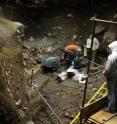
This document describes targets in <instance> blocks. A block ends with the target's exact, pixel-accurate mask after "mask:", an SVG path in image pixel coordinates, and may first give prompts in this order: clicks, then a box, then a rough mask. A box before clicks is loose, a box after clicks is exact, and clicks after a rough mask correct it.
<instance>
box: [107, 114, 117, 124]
mask: <svg viewBox="0 0 117 124" xmlns="http://www.w3.org/2000/svg"><path fill="white" fill-rule="evenodd" d="M105 124H117V115H116V116H115V117H114V118H112V119H111V120H109V121H107V122H106V123H105Z"/></svg>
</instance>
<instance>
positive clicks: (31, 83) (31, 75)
mask: <svg viewBox="0 0 117 124" xmlns="http://www.w3.org/2000/svg"><path fill="white" fill-rule="evenodd" d="M33 73H34V70H33V69H32V72H31V85H32V83H33Z"/></svg>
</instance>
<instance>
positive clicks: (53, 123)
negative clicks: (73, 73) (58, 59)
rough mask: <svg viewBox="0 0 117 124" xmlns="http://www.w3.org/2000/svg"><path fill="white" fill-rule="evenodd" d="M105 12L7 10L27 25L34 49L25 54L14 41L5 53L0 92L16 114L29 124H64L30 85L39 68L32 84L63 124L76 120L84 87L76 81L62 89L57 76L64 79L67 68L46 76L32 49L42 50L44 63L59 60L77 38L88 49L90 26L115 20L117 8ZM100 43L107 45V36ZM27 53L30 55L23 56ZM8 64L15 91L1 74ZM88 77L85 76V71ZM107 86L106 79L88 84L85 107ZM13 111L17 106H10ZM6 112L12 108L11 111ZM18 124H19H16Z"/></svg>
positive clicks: (29, 43)
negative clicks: (34, 70) (95, 20)
mask: <svg viewBox="0 0 117 124" xmlns="http://www.w3.org/2000/svg"><path fill="white" fill-rule="evenodd" d="M103 7H104V6H102V7H99V6H96V7H95V9H94V8H92V9H91V8H90V7H89V6H86V5H85V6H82V7H79V8H77V9H74V8H63V7H57V8H46V9H45V8H40V9H26V8H18V9H17V8H12V7H9V6H8V7H4V10H3V12H4V15H5V17H6V18H8V19H12V20H13V21H19V22H22V23H23V24H24V25H26V29H25V35H26V38H25V44H26V45H27V46H29V48H26V49H24V48H22V47H19V46H17V45H16V44H15V43H14V41H11V42H10V41H9V42H10V43H6V44H4V46H2V47H1V48H0V59H1V61H0V67H1V77H2V79H1V80H0V81H1V84H3V85H2V86H1V87H0V88H1V89H2V90H3V92H2V94H5V95H6V96H7V97H9V98H10V99H11V101H12V102H13V104H14V106H15V107H16V108H15V112H16V113H18V112H17V111H19V110H22V111H23V112H24V113H25V114H26V116H27V117H26V119H27V120H33V121H34V122H35V123H36V124H59V123H60V122H59V121H58V120H57V119H56V118H55V116H54V114H53V113H52V112H51V111H50V110H49V109H48V107H47V106H46V105H45V104H44V103H43V102H42V99H41V98H39V96H38V95H37V94H38V93H37V91H36V90H35V88H34V87H32V86H31V84H30V82H31V80H30V76H31V75H30V73H31V71H30V72H29V69H31V68H32V67H36V68H37V67H38V69H39V70H38V72H37V73H36V75H35V76H34V79H33V83H34V84H35V85H36V86H37V87H38V89H39V91H40V92H41V93H42V94H43V96H44V97H45V99H46V100H47V101H48V103H49V104H50V106H51V107H52V108H53V110H54V111H55V112H56V113H57V115H58V116H59V117H60V119H61V120H62V121H63V122H64V124H68V123H69V122H70V121H71V120H72V118H73V117H74V116H75V114H76V113H77V112H78V111H79V109H80V107H81V104H82V98H83V91H84V84H80V83H79V82H75V81H73V80H72V79H71V78H69V79H67V80H65V81H63V82H61V83H59V82H58V81H57V79H56V74H58V73H60V72H61V71H62V70H63V69H64V67H60V69H59V70H58V72H50V73H45V72H43V71H42V69H41V68H40V64H39V63H37V61H35V57H34V54H33V52H34V51H33V49H34V48H36V49H38V52H39V57H41V58H44V57H49V56H60V55H61V54H62V51H61V48H64V47H65V45H66V44H68V43H69V42H71V41H72V38H73V36H74V35H76V36H77V39H76V41H75V42H76V43H77V44H79V45H81V44H83V43H84V42H85V41H86V38H87V37H88V36H89V34H90V33H91V28H92V23H91V22H90V17H92V16H94V15H95V14H97V16H98V17H100V18H101V17H103V18H106V19H108V18H109V16H110V18H112V14H111V13H110V11H109V10H111V9H112V8H111V7H110V8H109V10H108V11H107V8H106V7H104V8H103ZM99 8H100V9H99ZM93 10H94V11H93ZM102 12H103V13H102ZM113 12H114V13H113V15H114V14H115V13H116V10H115V9H114V8H113ZM99 37H100V39H102V36H99ZM32 51H33V52H32ZM23 53H26V54H25V55H24V54H23ZM27 54H28V57H27ZM22 55H23V57H24V58H23V57H22ZM36 57H37V56H36ZM41 58H40V59H41ZM38 59H39V58H38ZM4 61H5V63H6V66H5V68H6V70H7V72H8V73H9V82H10V85H8V84H7V83H8V82H7V78H8V77H7V76H5V74H4V71H5V70H4V69H2V68H3V62H4ZM102 63H104V62H102ZM100 69H102V68H100V67H98V70H100ZM27 70H28V71H27ZM84 71H86V68H85V69H84ZM28 72H29V73H28ZM27 73H28V74H27ZM104 80H105V79H104V76H103V75H102V73H99V74H98V75H94V76H92V77H90V78H89V83H88V89H87V98H86V101H88V100H89V98H90V97H91V96H92V95H93V94H94V93H95V92H96V90H97V89H98V88H99V87H100V85H101V84H102V83H103V82H104ZM3 82H5V83H6V84H4V83H3ZM2 87H4V88H2ZM1 96H2V95H1ZM33 98H34V99H33ZM35 99H36V100H35ZM38 99H39V100H38ZM34 100H35V101H36V102H34ZM8 103H9V102H8ZM32 104H33V105H32ZM0 105H1V104H0ZM10 105H12V104H11V103H10ZM7 107H8V108H10V107H9V105H8V106H7ZM7 107H6V108H7ZM11 108H12V107H11ZM13 110H14V108H13ZM36 110H38V111H36ZM21 115H22V114H21V113H20V116H21ZM13 116H14V114H13ZM0 117H1V116H0ZM14 117H15V116H14ZM15 118H17V117H15ZM22 118H23V117H22ZM23 119H24V118H23ZM26 119H25V120H26ZM19 120H20V119H19ZM15 123H17V120H16V122H14V124H15ZM22 123H23V122H22ZM12 124H13V123H12Z"/></svg>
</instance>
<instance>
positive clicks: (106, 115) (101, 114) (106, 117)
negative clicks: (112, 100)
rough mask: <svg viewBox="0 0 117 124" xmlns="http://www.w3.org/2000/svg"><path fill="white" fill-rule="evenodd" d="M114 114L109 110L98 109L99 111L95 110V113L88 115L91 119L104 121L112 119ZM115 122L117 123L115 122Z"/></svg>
mask: <svg viewBox="0 0 117 124" xmlns="http://www.w3.org/2000/svg"><path fill="white" fill-rule="evenodd" d="M115 115H116V114H112V113H109V112H106V111H104V110H100V111H99V112H97V113H96V114H94V115H92V116H91V117H90V119H92V121H96V122H99V123H101V124H102V123H104V124H105V122H108V121H109V120H110V119H112V118H113V117H114V116H115ZM116 124H117V123H116Z"/></svg>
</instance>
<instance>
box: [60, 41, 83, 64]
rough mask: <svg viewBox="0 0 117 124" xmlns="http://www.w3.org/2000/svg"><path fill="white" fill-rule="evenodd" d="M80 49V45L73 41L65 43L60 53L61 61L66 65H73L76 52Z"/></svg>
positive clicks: (76, 55) (76, 58)
mask: <svg viewBox="0 0 117 124" xmlns="http://www.w3.org/2000/svg"><path fill="white" fill-rule="evenodd" d="M80 51H81V49H80V47H79V46H77V45H76V44H74V43H71V44H69V45H67V46H66V47H65V49H64V54H63V55H62V61H66V62H67V63H68V66H75V63H76V61H77V60H78V52H80Z"/></svg>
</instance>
